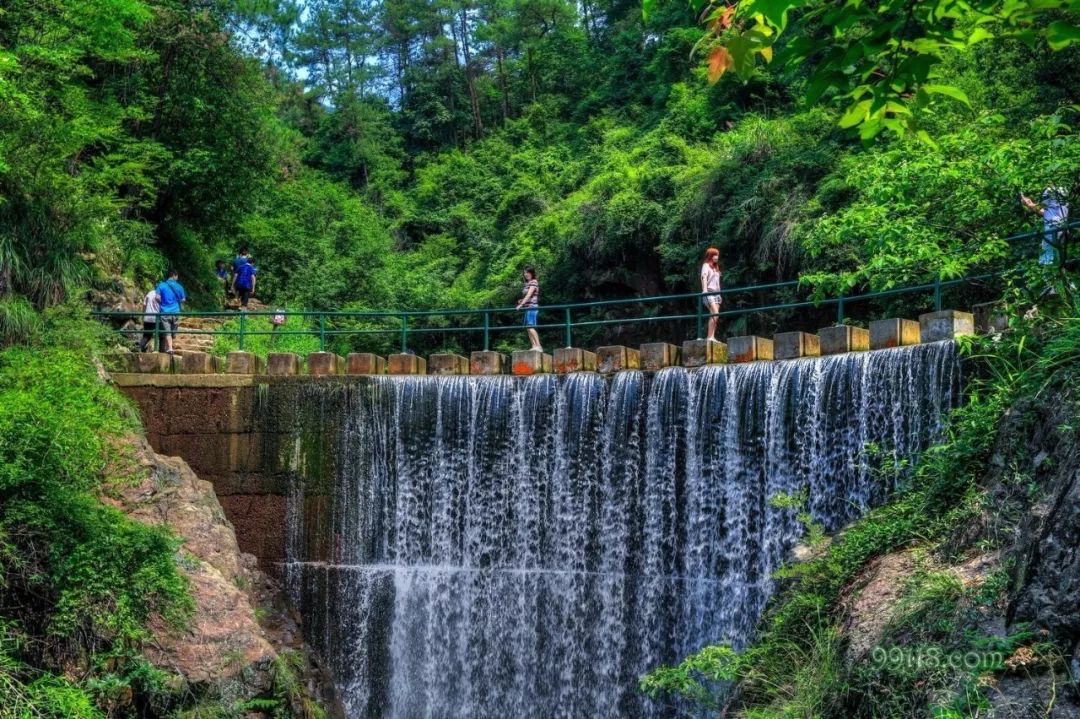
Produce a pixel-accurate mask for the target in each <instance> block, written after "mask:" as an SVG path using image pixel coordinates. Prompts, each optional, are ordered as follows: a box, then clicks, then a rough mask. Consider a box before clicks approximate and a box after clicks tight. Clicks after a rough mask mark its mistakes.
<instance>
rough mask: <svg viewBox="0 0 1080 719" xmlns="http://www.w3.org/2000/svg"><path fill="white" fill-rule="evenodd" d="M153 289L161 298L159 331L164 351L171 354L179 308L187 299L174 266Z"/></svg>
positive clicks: (178, 321) (177, 324)
mask: <svg viewBox="0 0 1080 719" xmlns="http://www.w3.org/2000/svg"><path fill="white" fill-rule="evenodd" d="M155 289H156V290H157V294H158V297H159V298H160V300H161V331H162V337H164V339H165V351H166V352H168V353H169V354H172V353H173V340H174V339H175V338H176V330H177V328H178V327H179V326H180V309H181V307H182V306H183V304H184V300H186V299H187V293H186V292H184V287H183V285H181V284H180V282H179V273H178V272H177V271H176V269H175V268H171V269H170V270H169V274H168V275H167V276H166V278H165V279H164V280H162V281H161V282H159V283H158V286H157V287H156V288H155Z"/></svg>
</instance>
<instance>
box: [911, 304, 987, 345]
mask: <svg viewBox="0 0 1080 719" xmlns="http://www.w3.org/2000/svg"><path fill="white" fill-rule="evenodd" d="M919 332H920V335H921V336H922V341H923V342H938V341H940V340H951V339H954V338H956V337H959V336H961V335H973V334H975V315H973V314H971V313H970V312H959V311H957V310H942V311H941V312H927V313H926V314H925V315H919Z"/></svg>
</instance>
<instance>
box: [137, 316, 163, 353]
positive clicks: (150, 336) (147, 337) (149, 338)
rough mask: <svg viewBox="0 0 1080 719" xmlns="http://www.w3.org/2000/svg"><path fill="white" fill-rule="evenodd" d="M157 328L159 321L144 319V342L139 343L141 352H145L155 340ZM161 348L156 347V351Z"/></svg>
mask: <svg viewBox="0 0 1080 719" xmlns="http://www.w3.org/2000/svg"><path fill="white" fill-rule="evenodd" d="M155 329H157V322H147V321H146V320H143V323H142V342H140V343H139V351H140V352H145V351H146V348H147V347H149V346H150V343H151V342H153V341H154V334H155V332H154V330H155ZM160 349H161V348H160V347H155V348H154V351H155V352H157V351H159V350H160Z"/></svg>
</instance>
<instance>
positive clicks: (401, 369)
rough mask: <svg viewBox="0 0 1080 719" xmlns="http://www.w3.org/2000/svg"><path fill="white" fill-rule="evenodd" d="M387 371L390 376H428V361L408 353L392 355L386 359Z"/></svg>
mask: <svg viewBox="0 0 1080 719" xmlns="http://www.w3.org/2000/svg"><path fill="white" fill-rule="evenodd" d="M386 371H387V372H388V373H389V374H405V375H412V374H427V360H425V359H424V358H423V357H421V356H419V355H412V354H407V353H403V354H394V355H390V356H389V357H387V358H386Z"/></svg>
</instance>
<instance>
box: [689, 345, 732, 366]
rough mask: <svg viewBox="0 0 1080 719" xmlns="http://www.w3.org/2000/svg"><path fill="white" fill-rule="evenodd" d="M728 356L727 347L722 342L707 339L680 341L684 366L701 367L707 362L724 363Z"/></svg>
mask: <svg viewBox="0 0 1080 719" xmlns="http://www.w3.org/2000/svg"><path fill="white" fill-rule="evenodd" d="M727 358H728V347H727V345H726V344H725V343H723V342H710V341H708V340H686V341H685V342H683V343H682V361H683V366H684V367H703V366H705V365H707V364H724V363H725V362H727Z"/></svg>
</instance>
